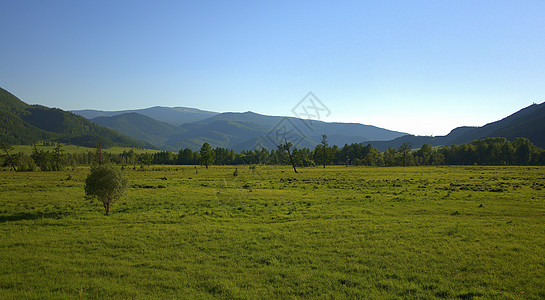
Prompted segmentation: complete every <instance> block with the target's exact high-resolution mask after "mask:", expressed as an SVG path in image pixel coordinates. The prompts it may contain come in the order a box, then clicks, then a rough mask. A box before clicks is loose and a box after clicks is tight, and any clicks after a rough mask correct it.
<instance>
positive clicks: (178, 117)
mask: <svg viewBox="0 0 545 300" xmlns="http://www.w3.org/2000/svg"><path fill="white" fill-rule="evenodd" d="M71 112H72V113H75V114H78V115H80V116H82V117H84V118H86V119H89V120H92V119H95V118H98V117H114V116H119V115H124V114H128V113H138V114H141V115H144V116H147V117H150V118H152V119H155V120H158V121H161V122H165V123H168V124H171V125H174V126H180V125H182V124H185V123H192V122H197V121H201V120H204V119H208V118H210V117H213V116H215V115H218V113H216V112H212V111H206V110H200V109H196V108H190V107H163V106H154V107H150V108H144V109H132V110H120V111H102V110H92V109H85V110H72V111H71Z"/></svg>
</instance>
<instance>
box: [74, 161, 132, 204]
mask: <svg viewBox="0 0 545 300" xmlns="http://www.w3.org/2000/svg"><path fill="white" fill-rule="evenodd" d="M128 188H129V180H128V179H127V178H126V177H125V173H123V171H121V170H120V169H117V168H114V167H113V166H111V165H96V166H92V167H91V174H89V175H88V176H87V179H85V194H86V195H87V196H91V197H96V198H98V200H100V201H101V202H102V204H103V205H104V209H106V214H109V213H110V205H112V204H113V203H114V202H115V201H117V200H118V199H119V198H121V196H123V194H124V193H125V192H126V191H127V189H128Z"/></svg>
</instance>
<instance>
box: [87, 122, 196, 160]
mask: <svg viewBox="0 0 545 300" xmlns="http://www.w3.org/2000/svg"><path fill="white" fill-rule="evenodd" d="M91 121H92V122H94V123H96V124H98V125H101V126H105V127H108V128H113V129H115V130H117V131H119V132H121V133H123V134H126V135H128V136H131V137H133V138H136V139H139V140H142V141H147V142H148V143H150V144H152V145H155V146H157V147H159V148H161V149H164V150H168V151H178V150H179V149H176V148H174V147H172V146H171V145H168V144H166V141H167V140H168V138H169V137H170V136H173V135H177V134H182V133H183V132H185V130H184V129H182V128H180V127H178V126H174V125H171V124H168V123H164V122H160V121H157V120H155V119H152V118H150V117H147V116H144V115H141V114H138V113H126V114H122V115H116V116H113V117H97V118H94V119H92V120H91Z"/></svg>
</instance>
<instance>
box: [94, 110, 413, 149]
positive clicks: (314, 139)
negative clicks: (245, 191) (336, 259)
mask: <svg viewBox="0 0 545 300" xmlns="http://www.w3.org/2000/svg"><path fill="white" fill-rule="evenodd" d="M92 121H93V122H96V123H97V124H100V125H103V126H106V127H109V128H113V129H115V130H117V131H119V132H122V133H124V134H127V135H129V136H131V137H134V138H138V139H142V140H144V141H147V142H149V143H152V144H153V145H155V146H157V147H159V148H161V149H165V150H170V151H177V150H179V149H183V148H191V149H193V150H198V149H200V147H201V146H202V144H203V143H204V142H208V143H209V144H210V145H211V146H212V147H223V148H227V149H233V150H235V151H242V150H252V149H254V148H261V147H264V148H268V149H275V148H276V145H278V144H280V143H283V142H284V138H286V140H289V141H291V142H292V143H293V144H295V145H296V146H297V147H308V148H313V147H314V146H315V145H316V144H317V143H319V142H320V141H321V140H322V137H321V135H322V134H327V135H328V141H329V144H330V145H338V146H341V147H342V146H343V145H344V144H347V143H348V144H350V143H360V142H362V141H368V140H377V139H380V140H391V139H394V138H396V137H400V136H403V135H405V133H402V132H395V131H390V130H386V129H382V128H378V127H375V126H369V125H362V124H353V123H327V122H322V121H310V120H303V119H298V118H293V117H278V116H265V115H260V114H257V113H253V112H245V113H232V112H230V113H222V114H217V115H215V116H213V117H211V118H207V119H205V120H200V121H197V122H191V123H185V124H182V125H180V126H179V127H176V128H175V127H172V126H171V125H169V124H166V123H164V122H160V121H158V120H153V119H151V118H148V117H146V116H143V115H140V114H136V113H130V114H123V115H118V116H113V117H98V118H94V119H92Z"/></svg>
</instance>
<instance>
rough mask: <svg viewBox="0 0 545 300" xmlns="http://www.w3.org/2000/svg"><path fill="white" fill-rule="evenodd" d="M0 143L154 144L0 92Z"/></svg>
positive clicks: (129, 145)
mask: <svg viewBox="0 0 545 300" xmlns="http://www.w3.org/2000/svg"><path fill="white" fill-rule="evenodd" d="M0 133H1V135H0V142H2V143H7V144H21V145H29V144H33V143H37V142H39V141H58V142H62V143H67V144H74V145H79V146H87V147H94V146H96V144H97V142H98V141H99V140H100V142H101V144H102V145H103V146H104V147H111V146H125V147H141V148H148V147H152V148H153V146H152V145H151V144H148V143H145V142H142V141H138V140H136V139H134V138H130V137H127V136H125V135H123V134H120V133H118V132H116V131H114V130H111V129H108V128H106V127H102V126H99V125H97V124H94V123H92V122H90V121H89V120H87V119H85V118H83V117H81V116H78V115H75V114H73V113H70V112H66V111H63V110H61V109H58V108H48V107H45V106H41V105H28V104H26V103H25V102H23V101H21V100H20V99H19V98H17V97H15V96H14V95H13V94H11V93H9V92H8V91H6V90H4V89H2V88H0Z"/></svg>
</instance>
